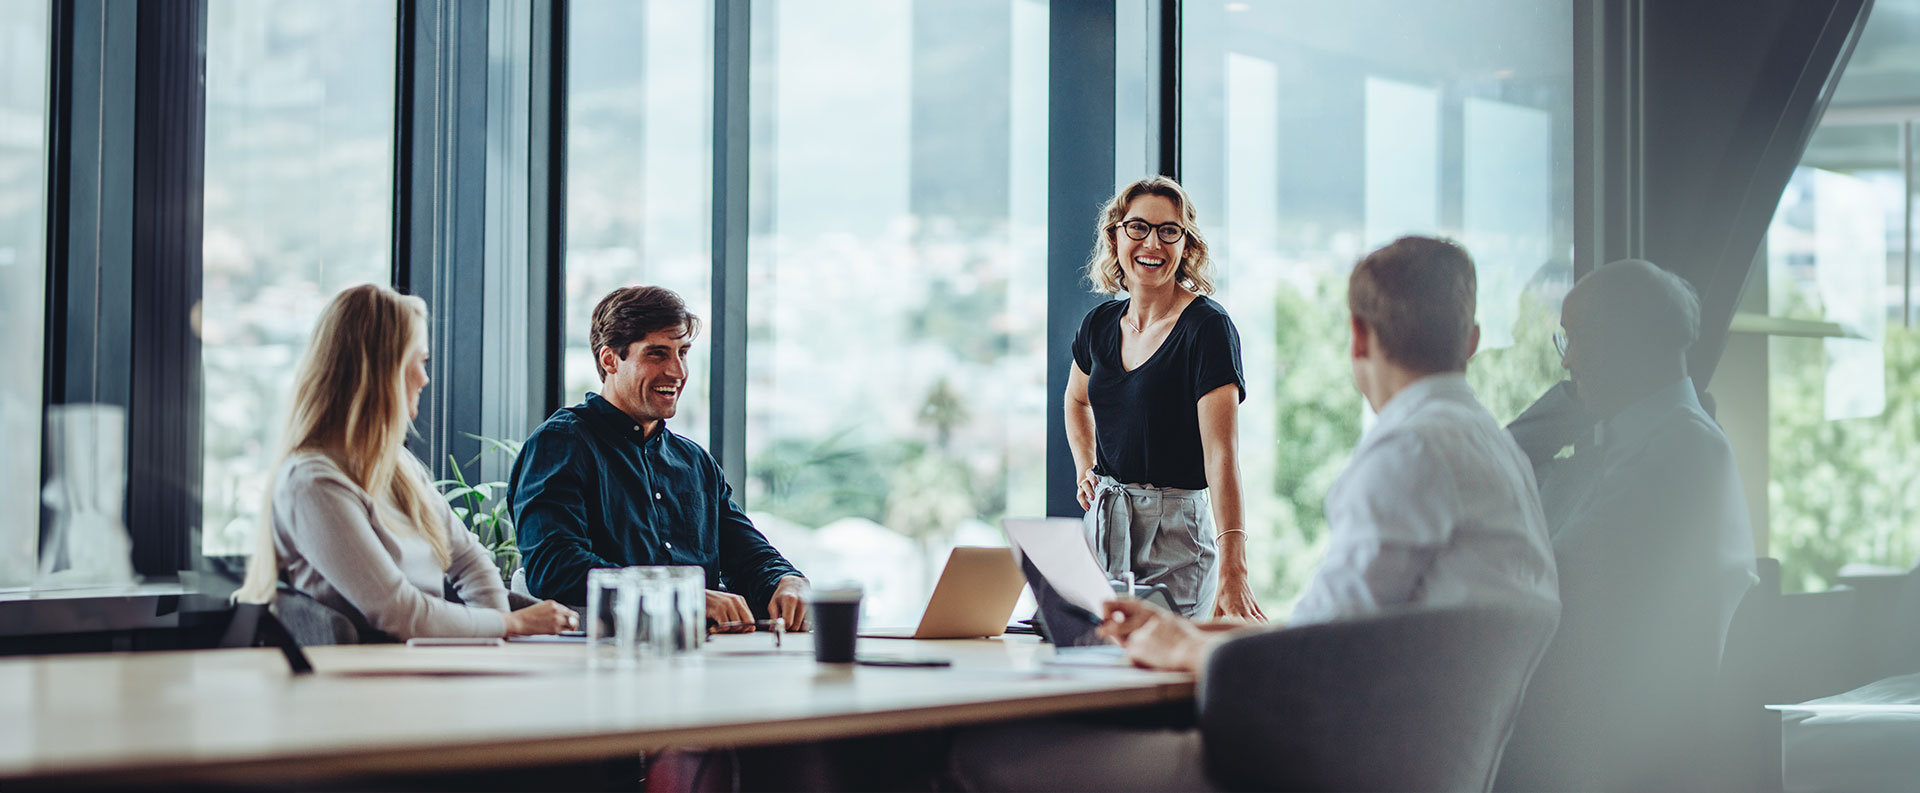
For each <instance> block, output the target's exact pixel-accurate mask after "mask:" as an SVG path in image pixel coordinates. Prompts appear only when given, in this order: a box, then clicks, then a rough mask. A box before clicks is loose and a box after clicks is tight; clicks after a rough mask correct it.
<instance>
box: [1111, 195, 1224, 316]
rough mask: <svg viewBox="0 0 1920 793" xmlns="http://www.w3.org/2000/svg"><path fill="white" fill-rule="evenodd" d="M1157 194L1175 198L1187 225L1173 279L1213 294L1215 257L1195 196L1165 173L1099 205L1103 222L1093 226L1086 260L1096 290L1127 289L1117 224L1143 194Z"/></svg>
mask: <svg viewBox="0 0 1920 793" xmlns="http://www.w3.org/2000/svg"><path fill="white" fill-rule="evenodd" d="M1150 195H1157V196H1160V197H1161V198H1165V199H1167V200H1169V201H1172V202H1173V208H1174V209H1175V210H1176V211H1178V212H1179V213H1180V225H1181V226H1182V227H1184V228H1185V229H1186V232H1187V233H1186V241H1187V249H1186V253H1185V254H1184V255H1182V256H1181V257H1180V263H1179V265H1178V266H1177V268H1176V269H1175V270H1174V273H1173V280H1174V283H1177V284H1179V285H1181V286H1183V287H1186V288H1187V289H1188V290H1189V291H1192V292H1193V293H1194V294H1200V295H1211V294H1213V278H1214V274H1213V259H1212V258H1210V257H1208V256H1207V240H1206V238H1205V237H1203V236H1201V234H1200V219H1199V213H1198V212H1196V211H1195V210H1194V208H1193V199H1192V198H1190V197H1188V196H1187V191H1186V188H1183V187H1181V186H1180V183H1179V182H1176V181H1174V180H1172V179H1168V178H1167V177H1164V176H1151V177H1148V178H1145V179H1141V180H1140V181H1137V182H1134V183H1133V184H1130V185H1127V186H1126V187H1125V188H1124V189H1122V190H1121V191H1120V192H1119V193H1118V194H1116V195H1115V196H1114V197H1113V199H1112V200H1109V201H1108V202H1107V205H1106V206H1104V207H1101V209H1100V224H1099V226H1098V227H1096V228H1095V229H1094V240H1095V241H1094V245H1093V257H1092V258H1090V259H1088V260H1087V280H1088V281H1089V282H1091V283H1092V284H1093V291H1095V292H1099V293H1101V294H1107V295H1113V294H1119V293H1121V292H1125V291H1127V276H1126V271H1124V270H1122V269H1120V256H1119V253H1118V252H1117V247H1118V246H1117V245H1116V241H1115V239H1114V236H1113V235H1115V234H1118V233H1120V230H1119V229H1117V228H1114V226H1115V225H1116V224H1118V223H1119V222H1120V221H1122V220H1125V219H1126V214H1127V207H1128V206H1130V205H1132V204H1133V202H1134V200H1135V199H1138V198H1140V197H1141V196H1150Z"/></svg>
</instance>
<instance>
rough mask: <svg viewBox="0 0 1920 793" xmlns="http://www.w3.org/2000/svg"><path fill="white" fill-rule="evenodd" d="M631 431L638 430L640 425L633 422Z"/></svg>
mask: <svg viewBox="0 0 1920 793" xmlns="http://www.w3.org/2000/svg"><path fill="white" fill-rule="evenodd" d="M633 431H634V432H639V431H640V425H638V424H635V425H633Z"/></svg>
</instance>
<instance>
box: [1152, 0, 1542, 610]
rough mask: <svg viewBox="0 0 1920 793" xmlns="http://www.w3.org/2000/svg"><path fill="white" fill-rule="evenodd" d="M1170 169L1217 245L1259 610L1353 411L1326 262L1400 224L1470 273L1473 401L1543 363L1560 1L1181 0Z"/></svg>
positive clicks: (1331, 474)
mask: <svg viewBox="0 0 1920 793" xmlns="http://www.w3.org/2000/svg"><path fill="white" fill-rule="evenodd" d="M1183 13H1184V18H1183V19H1182V24H1181V31H1182V35H1183V38H1182V56H1183V61H1182V66H1183V72H1182V75H1181V91H1182V99H1181V127H1182V128H1181V175H1182V177H1183V179H1184V181H1185V184H1186V186H1187V187H1188V188H1189V189H1190V190H1191V191H1192V192H1193V194H1194V197H1195V201H1196V203H1197V204H1198V206H1199V210H1200V222H1201V225H1202V227H1203V228H1204V229H1205V230H1206V231H1207V233H1208V234H1209V239H1210V240H1212V241H1214V246H1215V250H1216V252H1217V253H1218V255H1219V258H1220V260H1221V262H1222V264H1224V270H1225V277H1224V278H1223V279H1222V283H1221V289H1220V293H1219V294H1218V295H1217V298H1218V299H1219V300H1220V302H1221V303H1222V304H1223V305H1224V306H1226V308H1227V310H1228V311H1229V312H1231V313H1232V315H1233V317H1234V320H1235V322H1236V323H1237V324H1238V326H1239V328H1240V333H1241V338H1242V341H1243V350H1244V356H1245V366H1246V371H1247V375H1248V393H1247V399H1246V402H1245V404H1244V405H1243V406H1242V408H1241V419H1240V448H1241V450H1242V451H1241V454H1242V458H1241V460H1242V474H1243V477H1244V492H1245V498H1246V514H1247V517H1248V520H1247V524H1248V525H1247V528H1248V531H1249V534H1250V535H1251V544H1250V547H1251V548H1252V550H1253V558H1252V560H1251V561H1252V566H1253V575H1254V577H1255V586H1256V591H1257V592H1258V593H1259V594H1260V596H1261V599H1262V600H1263V602H1266V603H1269V604H1270V605H1269V606H1268V608H1267V613H1268V614H1269V615H1272V616H1275V617H1279V616H1282V615H1284V614H1285V607H1286V604H1288V603H1290V602H1291V601H1292V600H1293V599H1294V598H1295V597H1296V596H1297V595H1298V593H1299V592H1300V591H1301V589H1302V587H1304V585H1305V583H1306V581H1307V576H1308V575H1310V574H1311V571H1312V570H1313V568H1314V566H1315V565H1317V564H1318V562H1319V557H1320V555H1321V552H1322V549H1323V548H1324V542H1325V534H1326V528H1325V519H1324V517H1323V515H1322V512H1321V509H1322V499H1323V496H1324V494H1325V493H1326V492H1327V489H1328V487H1329V486H1330V485H1331V484H1332V483H1333V480H1334V478H1335V477H1336V476H1337V475H1338V474H1339V472H1340V470H1341V469H1342V468H1343V467H1344V466H1345V464H1346V460H1347V458H1348V455H1349V452H1350V451H1351V449H1352V447H1353V444H1354V442H1355V441H1356V440H1357V439H1358V437H1359V435H1360V432H1361V428H1362V426H1363V424H1364V422H1365V421H1366V415H1367V413H1368V411H1367V408H1366V406H1365V403H1364V401H1363V400H1362V399H1361V397H1360V396H1359V394H1358V393H1357V392H1355V390H1354V388H1353V386H1352V383H1351V379H1350V370H1349V366H1348V363H1347V347H1346V344H1347V335H1348V334H1347V324H1346V298H1345V295H1346V277H1347V273H1348V271H1349V270H1350V269H1351V267H1352V265H1353V263H1354V262H1355V261H1356V260H1357V259H1358V258H1359V257H1360V256H1361V255H1363V254H1364V253H1365V252H1366V251H1368V250H1370V249H1372V248H1374V247H1377V246H1379V245H1382V244H1384V243H1387V242H1390V241H1392V240H1393V239H1394V238H1396V237H1399V236H1401V235H1404V234H1438V235H1442V236H1446V237H1451V238H1453V239H1455V240H1457V241H1459V242H1461V243H1463V244H1464V245H1465V246H1466V247H1467V249H1468V250H1469V251H1470V252H1471V253H1472V254H1473V256H1474V259H1475V262H1476V264H1477V265H1478V274H1479V285H1480V289H1479V296H1478V297H1479V321H1480V328H1481V342H1480V352H1479V354H1478V355H1476V356H1475V357H1474V359H1473V361H1472V363H1471V364H1470V365H1469V367H1468V373H1469V377H1470V378H1471V381H1472V383H1473V386H1474V388H1475V391H1476V392H1477V393H1478V394H1479V396H1480V399H1481V401H1483V402H1484V403H1486V405H1487V407H1488V408H1489V409H1491V410H1492V411H1493V413H1494V415H1495V417H1496V418H1499V419H1500V420H1502V421H1505V420H1507V419H1510V418H1512V417H1513V416H1514V415H1516V414H1517V413H1518V412H1519V411H1520V410H1521V409H1522V408H1524V407H1525V406H1526V405H1527V404H1528V403H1530V402H1531V401H1532V399H1534V398H1535V397H1537V396H1538V395H1539V394H1540V392H1542V391H1543V390H1544V389H1545V388H1546V387H1547V386H1549V385H1551V384H1552V383H1553V382H1555V381H1556V380H1558V379H1559V378H1560V377H1561V374H1562V373H1561V369H1560V365H1559V359H1558V357H1557V356H1556V355H1555V353H1554V348H1553V345H1552V344H1551V341H1550V339H1551V335H1552V331H1553V329H1554V328H1555V327H1556V326H1557V325H1558V319H1559V301H1560V297H1561V296H1562V295H1563V294H1564V293H1565V291H1566V289H1567V288H1568V286H1570V284H1571V282H1572V278H1573V265H1572V240H1573V225H1574V216H1573V199H1572V195H1573V189H1572V184H1573V136H1572V130H1573V55H1572V41H1573V12H1572V4H1571V3H1566V2H1537V0H1472V1H1471V2H1460V3H1446V4H1424V3H1402V2H1384V1H1381V0H1366V1H1362V2H1343V3H1321V2H1307V1H1306V0H1273V1H1270V2H1229V3H1189V4H1183Z"/></svg>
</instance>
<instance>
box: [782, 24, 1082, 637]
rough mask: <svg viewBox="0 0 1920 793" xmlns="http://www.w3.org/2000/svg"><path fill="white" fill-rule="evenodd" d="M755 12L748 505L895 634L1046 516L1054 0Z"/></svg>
mask: <svg viewBox="0 0 1920 793" xmlns="http://www.w3.org/2000/svg"><path fill="white" fill-rule="evenodd" d="M753 14H754V17H753V23H752V24H753V29H752V34H753V35H752V48H753V55H752V60H753V66H752V81H751V82H752V105H753V107H752V152H751V176H750V178H751V180H752V192H751V194H750V205H751V206H750V210H749V226H750V237H749V249H748V250H749V263H748V276H749V283H748V287H747V288H748V311H747V322H748V341H747V361H746V366H747V381H748V391H747V406H746V408H747V427H746V433H747V435H746V443H747V456H748V464H747V471H746V474H747V477H746V480H747V481H746V486H745V490H746V492H745V494H744V495H745V499H746V505H747V508H748V510H749V511H750V512H751V513H752V514H753V516H754V518H755V519H756V521H757V522H758V523H759V525H760V526H761V528H762V529H763V530H765V531H766V533H767V535H768V536H769V537H770V538H772V539H773V541H774V542H775V544H776V545H778V546H780V548H781V549H782V550H783V551H785V552H787V554H788V555H789V556H790V557H792V558H793V559H794V561H795V562H796V563H797V564H798V565H799V566H800V568H801V569H802V570H805V571H806V572H808V573H809V574H811V575H813V576H814V577H815V578H816V579H820V578H832V577H839V576H851V577H857V578H861V579H864V580H865V581H866V583H867V586H868V591H869V594H870V597H869V598H868V603H869V604H871V605H870V607H869V608H870V609H871V611H870V615H869V616H870V617H871V618H873V619H878V620H881V621H898V620H903V619H906V618H910V617H911V616H913V614H914V613H915V611H916V610H917V609H918V608H919V606H920V605H921V604H922V603H924V596H925V593H926V592H927V591H928V590H930V589H931V586H932V576H933V575H935V574H937V573H938V571H939V568H940V564H941V562H942V561H943V560H944V552H943V551H944V548H946V547H947V546H950V545H954V544H993V545H999V544H1003V543H1004V539H1003V537H1002V535H1001V534H1000V531H999V528H998V525H997V519H998V518H999V517H1001V516H1003V515H1006V514H1009V513H1020V514H1029V515H1037V514H1040V513H1041V512H1042V511H1043V510H1044V508H1045V507H1044V493H1043V485H1044V479H1045V476H1044V470H1043V465H1044V460H1045V457H1046V455H1045V443H1046V433H1045V416H1046V400H1048V399H1053V398H1057V395H1052V394H1048V393H1046V367H1047V366H1048V365H1050V363H1049V362H1048V361H1047V360H1045V355H1046V333H1045V330H1046V266H1047V263H1046V241H1045V232H1046V204H1047V194H1046V189H1047V71H1048V54H1047V53H1048V45H1047V42H1048V7H1047V4H1046V3H1045V2H1039V1H1037V0H985V1H979V0H913V2H899V1H898V0H829V1H827V2H771V3H757V4H755V5H754V7H753ZM1088 212H1089V216H1091V212H1092V208H1089V210H1088Z"/></svg>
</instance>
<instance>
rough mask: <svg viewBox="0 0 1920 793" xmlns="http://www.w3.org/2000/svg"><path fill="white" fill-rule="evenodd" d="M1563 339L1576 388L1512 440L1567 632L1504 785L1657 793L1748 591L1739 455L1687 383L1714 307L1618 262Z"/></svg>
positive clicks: (1520, 423) (1526, 715) (1600, 274)
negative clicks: (1534, 488) (1692, 353)
mask: <svg viewBox="0 0 1920 793" xmlns="http://www.w3.org/2000/svg"><path fill="white" fill-rule="evenodd" d="M1561 326H1562V327H1563V328H1564V329H1565V332H1564V334H1563V335H1560V336H1557V337H1556V338H1555V342H1556V344H1558V345H1560V354H1561V360H1562V362H1563V365H1564V366H1565V367H1566V369H1567V372H1568V373H1569V374H1570V375H1571V377H1570V379H1569V380H1567V381H1565V382H1562V383H1560V384H1558V385H1556V386H1554V387H1553V388H1552V389H1550V390H1549V391H1548V392H1547V393H1546V394H1545V395H1544V396H1542V397H1541V398H1540V400H1539V401H1537V402H1535V403H1534V405H1533V406H1532V407H1530V408H1528V409H1527V411H1526V412H1525V413H1523V414H1521V416H1520V417H1519V418H1518V419H1515V420H1514V422H1513V424H1512V425H1511V426H1510V427H1509V428H1508V429H1509V430H1510V431H1511V432H1512V433H1513V437H1514V439H1515V440H1516V441H1518V442H1519V443H1520V446H1521V448H1522V449H1524V450H1526V452H1527V455H1528V457H1529V458H1531V459H1532V461H1533V463H1534V466H1535V474H1536V478H1537V479H1538V480H1539V482H1540V496H1541V505H1542V507H1543V508H1544V510H1545V512H1546V517H1547V525H1548V528H1549V530H1550V531H1551V533H1552V536H1553V546H1554V555H1555V557H1556V559H1557V561H1558V562H1559V569H1560V597H1561V603H1562V613H1561V618H1560V630H1559V633H1558V634H1556V635H1555V636H1554V640H1553V644H1552V646H1551V648H1550V649H1549V650H1548V654H1547V657H1546V659H1545V660H1544V661H1542V663H1541V666H1540V669H1539V671H1538V672H1536V673H1535V675H1534V678H1533V682H1532V684H1531V686H1530V687H1529V689H1528V693H1527V699H1526V702H1525V704H1524V705H1523V710H1522V715H1521V717H1520V718H1521V720H1520V723H1519V725H1518V727H1517V728H1516V730H1515V731H1514V738H1513V742H1512V744H1511V745H1510V746H1509V747H1508V749H1507V751H1506V754H1505V759H1504V767H1503V768H1502V770H1501V772H1500V775H1499V786H1500V787H1502V788H1506V789H1516V790H1518V789H1554V790H1561V789H1581V790H1593V789H1629V788H1630V789H1642V788H1646V789H1652V788H1658V787H1660V786H1661V785H1662V784H1663V783H1665V782H1670V781H1672V780H1671V779H1670V778H1669V777H1667V776H1665V774H1666V773H1667V772H1670V771H1671V770H1673V769H1675V768H1677V767H1678V765H1677V764H1678V763H1680V762H1683V761H1684V758H1683V757H1680V756H1678V755H1679V753H1681V752H1686V751H1688V747H1690V746H1691V744H1690V743H1689V742H1688V741H1687V740H1684V739H1685V738H1689V737H1692V735H1695V734H1697V727H1696V725H1697V722H1696V721H1694V719H1695V718H1697V716H1698V714H1699V712H1700V707H1701V703H1702V702H1703V696H1704V694H1705V692H1706V691H1707V690H1708V689H1709V686H1710V684H1711V681H1712V679H1713V676H1714V674H1715V672H1716V671H1717V669H1718V666H1719V661H1720V651H1721V648H1722V645H1723V644H1724V643H1725V640H1726V635H1727V626H1728V623H1729V622H1730V621H1731V620H1732V618H1733V610H1734V607H1735V606H1737V605H1738V604H1739V602H1740V598H1741V597H1742V596H1743V595H1744V594H1745V592H1746V589H1747V587H1748V586H1749V584H1750V573H1749V570H1750V568H1751V565H1752V562H1753V539H1752V535H1751V534H1750V533H1749V528H1748V525H1747V513H1746V502H1745V500H1744V497H1743V495H1742V492H1741V489H1740V482H1739V478H1738V473H1737V471H1736V469H1735V467H1734V460H1733V450H1732V447H1730V446H1729V445H1728V443H1727V439H1726V435H1725V434H1724V433H1723V432H1721V430H1720V427H1719V425H1718V424H1716V423H1715V422H1714V420H1713V418H1712V417H1711V416H1709V415H1708V414H1707V412H1706V410H1704V409H1703V408H1702V407H1701V404H1700V401H1699V399H1698V397H1697V395H1696V394H1695V392H1694V385H1693V380H1692V379H1691V378H1690V377H1688V376H1687V358H1686V352H1687V348H1688V347H1689V346H1691V345H1692V344H1693V342H1694V339H1695V338H1696V337H1697V336H1698V334H1699V328H1700V302H1699V299H1698V298H1697V297H1696V296H1695V295H1694V292H1693V289H1692V288H1691V287H1690V286H1688V284H1687V283H1686V282H1685V281H1684V280H1681V278H1680V277H1679V276H1676V275H1674V274H1672V273H1669V272H1667V271H1665V270H1662V269H1660V268H1659V267H1657V266H1654V265H1653V264H1651V263H1648V262H1645V261H1639V260H1625V261H1618V262H1614V263H1612V264H1608V265H1606V266H1603V267H1600V268H1598V269H1596V270H1595V271H1593V272H1592V273H1590V274H1588V275H1587V277H1585V278H1583V279H1581V280H1580V282H1579V283H1577V284H1575V285H1574V287H1573V289H1572V291H1570V292H1568V293H1567V298H1566V302H1565V305H1564V307H1563V309H1562V311H1561ZM1569 445H1571V446H1572V447H1573V451H1572V454H1571V456H1567V455H1564V454H1562V452H1564V451H1565V449H1566V447H1568V446H1569ZM1649 775H1651V776H1649Z"/></svg>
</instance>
